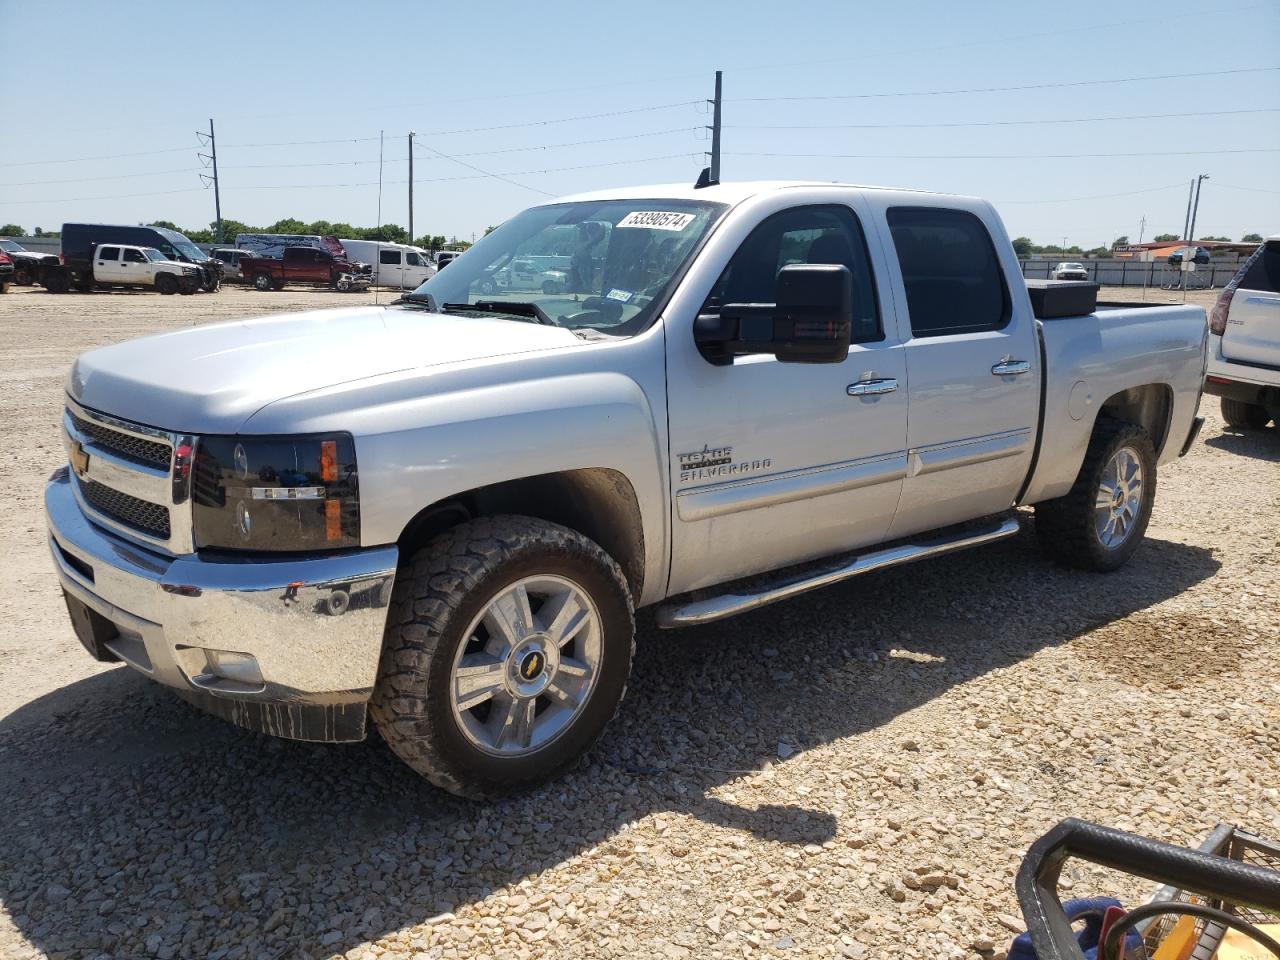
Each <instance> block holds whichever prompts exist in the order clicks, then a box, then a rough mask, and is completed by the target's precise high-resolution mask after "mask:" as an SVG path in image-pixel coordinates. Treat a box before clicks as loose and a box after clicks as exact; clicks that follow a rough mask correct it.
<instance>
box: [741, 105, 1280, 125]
mask: <svg viewBox="0 0 1280 960" xmlns="http://www.w3.org/2000/svg"><path fill="white" fill-rule="evenodd" d="M1241 113H1280V107H1259V108H1257V109H1251V110H1203V111H1199V112H1197V113H1133V114H1128V115H1124V116H1111V117H1046V118H1036V119H1033V120H955V121H943V122H940V123H835V124H820V123H814V124H807V123H804V124H781V125H772V124H759V123H735V124H731V125H730V126H731V128H732V129H734V130H899V129H927V128H933V127H1021V126H1031V125H1037V124H1044V123H1098V122H1101V121H1104V120H1163V119H1167V118H1173V117H1178V118H1186V117H1226V116H1234V115H1235V114H1241Z"/></svg>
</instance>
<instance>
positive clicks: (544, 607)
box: [449, 575, 602, 757]
mask: <svg viewBox="0 0 1280 960" xmlns="http://www.w3.org/2000/svg"><path fill="white" fill-rule="evenodd" d="M464 636H465V638H466V639H465V640H464V641H463V643H462V644H461V645H460V647H459V649H458V653H457V655H456V656H455V657H454V661H453V672H452V674H451V676H450V678H449V681H450V682H449V688H450V691H451V694H452V696H451V700H452V706H453V718H454V720H455V721H457V723H458V728H459V729H460V730H461V731H462V734H463V736H465V737H466V738H467V740H468V741H470V742H471V744H472V745H474V746H476V747H478V748H479V749H481V750H483V751H485V752H486V753H492V754H497V755H499V756H503V757H514V756H520V755H523V754H527V753H530V752H532V751H534V750H538V749H540V748H541V747H544V746H546V745H547V744H548V743H550V742H551V741H552V740H554V739H555V738H556V737H558V736H559V735H560V734H561V733H563V732H564V731H565V730H566V729H567V728H568V727H569V725H570V724H571V723H572V722H573V720H574V718H575V717H577V715H578V714H579V713H580V712H581V711H582V710H583V708H584V707H585V706H586V704H587V701H588V700H589V699H590V697H591V693H592V690H593V689H594V687H595V682H596V678H597V675H598V674H599V668H600V658H601V649H602V637H601V623H600V613H599V611H598V610H597V609H596V605H595V604H594V603H593V602H592V600H591V598H590V597H589V596H588V595H587V593H586V591H585V590H583V589H582V588H581V587H579V586H578V585H577V584H575V583H573V582H572V581H569V580H566V579H564V578H563V577H557V576H551V575H545V576H533V577H525V578H524V579H522V580H518V581H516V582H515V583H513V584H509V585H508V586H506V587H503V588H502V590H501V591H499V593H498V594H497V595H495V596H494V597H493V598H492V599H490V600H489V602H488V603H487V604H486V605H485V607H484V609H483V610H482V611H481V612H480V614H479V615H478V616H477V617H476V618H475V620H473V621H472V622H471V625H470V626H469V627H468V628H467V632H466V634H465V635H464Z"/></svg>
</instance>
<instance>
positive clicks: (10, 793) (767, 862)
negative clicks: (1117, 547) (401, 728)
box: [0, 290, 1280, 960]
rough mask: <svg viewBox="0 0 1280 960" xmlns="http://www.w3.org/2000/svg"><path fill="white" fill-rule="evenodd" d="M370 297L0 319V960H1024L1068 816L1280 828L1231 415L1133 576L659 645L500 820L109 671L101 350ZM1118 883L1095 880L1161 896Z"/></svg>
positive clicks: (874, 583) (1276, 633)
mask: <svg viewBox="0 0 1280 960" xmlns="http://www.w3.org/2000/svg"><path fill="white" fill-rule="evenodd" d="M1126 292H1127V293H1130V294H1131V295H1134V296H1138V295H1140V293H1141V291H1126ZM1156 295H1160V294H1159V292H1158V291H1157V292H1156V293H1155V294H1152V293H1151V292H1148V297H1149V298H1151V299H1154V298H1155V296H1156ZM384 296H385V294H384ZM1163 296H1167V295H1163ZM1198 297H1199V299H1200V300H1201V301H1202V302H1204V301H1209V300H1211V297H1210V296H1208V295H1205V294H1199V295H1198ZM371 300H372V294H369V295H364V294H356V295H338V294H329V293H307V292H297V293H293V292H289V293H279V294H257V293H253V292H249V291H239V290H228V291H224V292H222V293H220V294H217V295H213V296H207V295H201V296H197V297H190V298H179V297H172V298H170V297H159V296H156V295H152V294H91V295H74V294H72V295H67V296H61V297H55V296H49V295H46V294H44V293H42V292H40V291H32V290H21V291H15V292H14V293H12V294H10V295H9V296H6V297H0V333H2V334H3V343H4V357H5V363H4V365H3V369H0V381H3V389H2V390H0V418H3V422H4V424H5V426H6V429H5V432H4V442H3V446H2V447H0V449H3V463H4V465H5V467H6V468H7V470H8V472H9V474H10V480H11V482H10V484H9V486H8V488H7V489H8V490H9V494H8V497H7V499H6V501H5V502H4V504H3V506H0V567H2V568H3V570H4V571H5V573H6V577H5V579H6V589H5V590H4V593H3V599H2V600H0V604H2V605H3V606H2V608H0V613H2V617H0V622H2V623H3V626H2V627H0V806H2V808H3V810H4V812H5V816H4V828H3V830H0V956H2V957H5V958H25V957H44V956H49V957H54V956H64V957H130V958H132V957H160V958H167V957H193V958H204V957H209V958H258V957H272V958H283V957H330V956H339V955H345V956H347V957H352V958H358V957H389V958H404V957H417V958H425V957H431V958H436V957H504V958H505V957H533V956H575V957H582V956H593V957H595V956H599V957H638V956H643V957H672V958H678V957H717V956H722V957H739V956H741V957H750V956H753V955H758V956H775V955H776V956H806V957H807V956H813V957H832V956H844V957H853V958H857V957H868V958H870V957H881V956H893V957H917V958H931V960H932V958H946V957H978V956H984V957H991V956H1000V955H1001V951H1003V949H1004V948H1005V946H1006V945H1007V942H1008V938H1009V937H1010V936H1011V934H1010V932H1009V930H1008V929H1007V927H1008V926H1009V925H1014V926H1016V925H1017V921H1016V919H1015V918H1016V916H1017V913H1018V910H1017V905H1016V901H1015V899H1014V895H1013V882H1012V881H1013V875H1014V872H1015V871H1016V869H1017V866H1018V863H1019V861H1020V858H1021V856H1022V854H1023V852H1024V851H1025V849H1026V847H1027V846H1028V844H1029V843H1030V842H1031V841H1032V840H1033V839H1034V838H1035V837H1036V836H1037V835H1039V834H1040V833H1042V832H1043V831H1044V830H1046V829H1047V828H1048V827H1049V826H1050V825H1052V824H1053V823H1054V822H1055V821H1057V820H1058V819H1060V818H1062V817H1065V816H1079V817H1084V818H1088V819H1093V820H1097V821H1100V822H1103V823H1107V824H1111V825H1115V826H1119V827H1122V828H1126V829H1133V830H1136V831H1139V832H1142V833H1146V834H1149V835H1151V836H1156V837H1162V838H1166V839H1169V840H1172V841H1176V842H1185V843H1190V842H1194V841H1196V840H1197V839H1198V838H1199V837H1200V836H1201V835H1203V834H1204V833H1206V832H1207V831H1208V830H1209V829H1210V828H1211V827H1212V826H1213V825H1214V824H1215V823H1216V822H1218V821H1231V822H1235V823H1240V824H1244V825H1248V826H1249V827H1251V828H1253V829H1255V830H1257V831H1258V832H1260V833H1264V834H1268V833H1269V834H1271V835H1280V800H1278V796H1280V791H1278V789H1277V788H1278V787H1280V776H1277V765H1276V757H1277V752H1278V751H1280V707H1278V706H1277V704H1280V696H1278V695H1280V656H1278V653H1280V610H1278V608H1277V602H1276V597H1277V596H1278V595H1280V509H1277V508H1278V507H1280V503H1278V502H1277V501H1278V499H1280V431H1277V430H1276V429H1274V428H1272V429H1270V430H1268V431H1265V432H1260V433H1249V434H1242V433H1240V432H1237V431H1234V430H1231V429H1226V428H1224V425H1223V423H1222V421H1221V420H1220V419H1219V418H1218V416H1217V411H1216V405H1215V404H1212V403H1209V404H1206V406H1207V408H1208V409H1207V412H1208V414H1209V422H1208V423H1207V425H1206V427H1205V430H1204V433H1203V436H1202V438H1201V440H1200V441H1199V442H1198V443H1197V444H1196V445H1195V447H1194V448H1193V450H1192V452H1191V454H1190V455H1189V456H1188V457H1187V458H1186V459H1185V460H1182V461H1179V462H1178V463H1176V464H1174V465H1172V466H1170V467H1169V468H1167V469H1165V470H1164V471H1162V473H1161V476H1160V491H1159V495H1158V497H1157V503H1156V509H1155V515H1154V518H1153V520H1152V524H1151V528H1150V530H1149V532H1148V541H1147V543H1146V544H1145V545H1144V546H1143V547H1142V549H1141V550H1140V551H1139V552H1138V554H1137V555H1136V557H1135V559H1134V561H1133V562H1132V563H1131V564H1130V565H1129V566H1128V567H1127V568H1126V569H1124V570H1123V571H1121V572H1119V573H1116V574H1114V575H1111V576H1106V577H1100V576H1094V575H1088V574H1081V573H1072V572H1067V571H1064V570H1061V569H1059V568H1056V567H1054V566H1053V565H1051V564H1049V563H1048V562H1046V561H1045V560H1044V559H1043V558H1042V557H1041V556H1040V554H1039V553H1038V552H1037V551H1036V548H1035V541H1034V536H1033V535H1032V534H1031V532H1030V530H1029V529H1027V530H1025V531H1024V533H1023V535H1022V536H1020V537H1018V538H1015V539H1014V540H1011V541H1006V542H1004V543H1001V544H998V545H995V546H992V547H988V548H984V549H982V550H979V551H975V552H972V553H968V554H959V555H955V556H952V557H949V558H945V559H942V560H939V561H934V562H932V563H929V564H921V565H918V566H915V567H908V568H903V569H900V570H897V571H887V572H883V573H880V574H875V575H872V576H869V577H866V578H864V579H862V580H859V581H857V582H855V583H853V584H850V585H848V586H845V587H838V588H834V589H829V590H827V591H824V592H820V593H816V594H811V595H809V596H807V597H804V598H801V599H799V600H796V601H792V602H790V603H787V604H784V605H779V606H776V607H773V608H770V609H768V610H765V611H763V612H759V613H756V614H754V615H750V616H746V617H742V618H740V619H737V620H733V621H728V622H726V623H724V624H721V625H716V626H710V627H704V628H700V629H697V630H691V631H687V632H681V633H662V632H659V631H658V630H656V629H655V628H654V627H653V626H652V624H651V623H650V622H647V621H645V620H643V618H642V624H641V632H640V638H639V644H638V655H637V660H636V664H635V668H634V673H633V678H632V684H631V687H630V692H629V694H628V699H627V702H626V703H625V704H624V705H623V708H622V712H621V714H620V715H619V718H618V720H617V722H616V723H615V725H614V726H613V728H612V729H611V730H610V732H609V733H608V734H607V735H606V737H605V739H604V741H603V742H602V744H601V745H600V747H599V748H598V749H597V750H596V751H595V753H594V754H593V756H592V758H591V760H590V762H589V763H588V764H586V765H584V766H583V767H582V768H580V769H579V770H578V771H577V772H575V773H574V774H573V775H572V776H570V777H568V778H566V779H564V780H562V781H560V782H558V783H555V784H553V785H551V786H549V787H547V788H545V789H543V790H540V791H537V792H535V793H532V794H529V795H526V796H521V797H517V798H514V799H511V800H509V801H506V802H503V803H500V804H497V805H493V806H487V807H486V806H477V805H472V804H468V803H463V802H461V801H457V800H455V799H453V798H450V797H447V796H445V795H442V794H440V793H438V792H437V791H435V790H433V789H431V788H430V787H428V786H427V785H425V784H424V783H422V782H420V781H419V780H417V779H415V778H414V777H413V776H412V775H411V774H410V773H409V772H408V771H407V770H406V769H404V768H403V767H401V766H400V765H399V764H397V763H396V762H395V761H394V759H393V758H392V757H391V756H390V754H389V753H388V752H387V751H386V750H385V749H384V748H383V747H382V746H381V745H379V744H377V743H371V744H361V745H355V746H344V747H324V746H309V745H305V744H296V743H290V742H284V741H277V740H271V739H268V738H265V737H260V736H257V735H254V734H250V733H246V732H242V731H240V730H237V729H235V728H232V727H230V726H227V725H225V724H223V723H221V722H219V721H217V720H213V719H210V718H206V717H205V716H203V715H202V714H200V713H198V712H196V711H194V710H193V709H192V708H190V707H188V706H187V705H185V704H184V703H182V702H180V701H179V700H177V699H176V698H175V697H173V696H172V695H170V694H169V693H167V692H166V691H164V690H162V689H158V688H156V687H155V686H154V685H152V684H150V683H148V682H146V681H144V680H143V679H141V678H140V677H138V676H137V675H135V674H133V673H131V672H130V671H129V670H127V669H126V668H124V667H119V666H114V667H103V666H100V665H97V664H94V663H93V662H92V661H90V660H89V659H88V658H87V656H86V655H85V654H84V653H83V652H82V650H81V649H80V647H79V645H78V644H77V642H76V640H75V638H74V636H73V634H72V632H71V629H70V626H69V624H68V622H67V618H66V615H65V611H64V609H63V606H62V603H61V599H60V596H59V592H58V589H57V587H56V586H55V579H54V575H53V572H52V568H51V562H50V560H49V557H48V556H47V552H46V547H45V538H44V532H43V530H44V521H43V517H42V515H41V509H40V492H41V486H42V483H43V480H44V478H45V477H46V476H47V474H48V473H49V472H50V471H51V470H52V469H53V468H54V467H56V466H58V465H59V464H60V463H62V461H63V456H62V452H61V448H60V445H59V443H58V438H57V428H56V424H57V418H58V411H59V407H60V394H61V385H62V379H63V377H64V375H65V373H66V370H67V367H68V365H69V364H70V362H71V360H72V359H73V357H74V356H75V355H76V354H77V353H78V352H80V351H82V350H84V349H87V348H89V347H93V346H96V345H99V344H104V343H109V342H112V341H116V340H120V339H124V338H128V337H133V336H137V335H140V334H144V333H149V332H152V331H158V330H165V329H173V328H176V327H181V326H185V325H188V324H195V323H205V322H209V321H212V320H219V319H225V318H231V317H235V316H239V315H247V314H253V313H261V312H264V311H267V310H289V309H299V308H306V307H319V306H328V305H334V304H352V303H359V302H365V301H371ZM175 375H180V371H175ZM1115 882H1116V881H1115V880H1114V879H1113V878H1108V877H1106V876H1104V875H1102V874H1100V873H1095V872H1092V871H1088V870H1084V869H1079V868H1074V869H1073V870H1072V871H1071V872H1070V874H1069V877H1068V880H1067V884H1068V885H1069V886H1070V888H1071V889H1070V893H1071V894H1072V895H1085V894H1092V893H1100V892H1118V893H1119V894H1120V895H1122V896H1124V897H1125V898H1127V899H1128V900H1130V902H1134V901H1136V900H1137V899H1139V898H1141V897H1142V896H1143V895H1144V894H1145V893H1146V885H1145V884H1135V883H1120V885H1119V886H1118V887H1117V886H1114V884H1115Z"/></svg>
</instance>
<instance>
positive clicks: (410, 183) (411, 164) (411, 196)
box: [409, 130, 413, 243]
mask: <svg viewBox="0 0 1280 960" xmlns="http://www.w3.org/2000/svg"><path fill="white" fill-rule="evenodd" d="M409 242H410V243H413V131H412V130H410V131H409Z"/></svg>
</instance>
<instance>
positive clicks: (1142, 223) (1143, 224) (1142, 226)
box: [1138, 216, 1147, 243]
mask: <svg viewBox="0 0 1280 960" xmlns="http://www.w3.org/2000/svg"><path fill="white" fill-rule="evenodd" d="M1146 232H1147V218H1146V217H1145V216H1144V217H1143V218H1142V219H1141V220H1139V221H1138V243H1142V235H1143V234H1144V233H1146Z"/></svg>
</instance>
